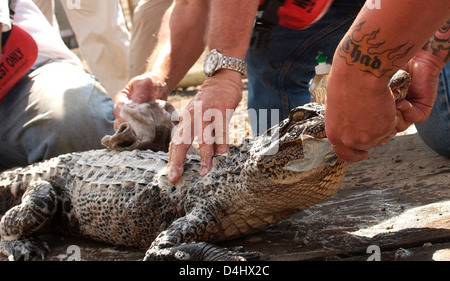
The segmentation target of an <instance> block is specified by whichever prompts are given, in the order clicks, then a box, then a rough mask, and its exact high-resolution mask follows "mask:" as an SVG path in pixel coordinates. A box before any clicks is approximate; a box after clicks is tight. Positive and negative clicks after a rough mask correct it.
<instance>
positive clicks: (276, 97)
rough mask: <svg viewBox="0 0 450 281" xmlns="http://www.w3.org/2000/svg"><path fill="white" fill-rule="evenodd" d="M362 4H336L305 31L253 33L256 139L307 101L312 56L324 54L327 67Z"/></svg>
mask: <svg viewBox="0 0 450 281" xmlns="http://www.w3.org/2000/svg"><path fill="white" fill-rule="evenodd" d="M363 4H364V1H363V0H360V1H355V0H340V1H334V2H333V4H332V6H331V7H330V10H329V11H328V12H327V13H326V14H325V16H324V17H323V18H322V19H320V20H319V21H318V22H317V23H316V24H314V25H313V26H312V27H310V28H308V29H305V30H292V29H288V28H285V27H282V26H274V27H272V28H271V30H270V32H269V31H268V32H265V33H262V32H258V31H257V30H256V29H255V30H254V31H253V35H252V42H251V44H250V48H249V50H248V53H247V57H246V62H247V64H248V67H247V75H248V80H249V81H248V108H249V119H250V124H251V127H252V131H253V134H254V135H257V134H260V133H263V132H264V131H265V129H266V128H270V127H272V126H273V125H275V124H277V123H278V122H279V121H281V120H283V119H285V118H287V117H288V116H289V111H290V110H291V109H292V108H294V107H297V106H300V105H303V104H305V103H308V102H310V101H311V95H310V93H309V91H308V87H309V85H308V84H309V81H310V80H311V79H312V78H313V77H314V75H315V69H314V68H315V66H316V65H317V62H316V60H315V58H316V56H317V55H318V53H319V52H322V53H324V54H325V55H326V56H327V58H328V59H327V62H328V63H331V61H332V59H333V54H334V52H335V49H336V47H337V45H338V44H339V42H340V41H341V39H342V37H343V36H344V35H345V33H346V32H347V30H348V29H349V28H350V26H351V24H352V23H353V21H354V19H355V17H356V15H357V14H358V13H359V11H360V9H361V7H362V6H363ZM266 109H268V110H266ZM271 109H272V110H271ZM274 109H275V110H274ZM267 111H268V112H267ZM266 112H267V115H266ZM250 113H251V114H250ZM266 118H267V119H266ZM266 121H271V122H270V123H269V124H267V123H266Z"/></svg>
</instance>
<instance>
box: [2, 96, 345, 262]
mask: <svg viewBox="0 0 450 281" xmlns="http://www.w3.org/2000/svg"><path fill="white" fill-rule="evenodd" d="M324 126H325V125H324V107H323V105H321V104H315V103H311V104H307V105H304V106H301V107H297V108H294V109H292V110H291V112H290V114H289V117H288V118H287V119H285V120H283V121H282V122H281V123H280V124H278V125H276V126H274V127H272V128H270V129H269V130H268V131H267V132H266V133H265V134H263V135H261V136H258V137H255V138H252V139H248V140H246V141H244V143H243V144H242V145H240V146H230V147H229V148H228V151H227V153H226V154H225V155H219V156H216V157H215V158H214V160H213V161H214V163H213V168H212V169H211V171H210V172H209V173H208V174H207V175H206V176H204V177H200V176H199V171H200V168H201V166H200V158H199V156H198V155H188V156H187V159H186V162H185V172H184V174H183V176H182V177H181V178H180V180H179V181H178V182H177V183H176V184H172V183H170V182H169V180H168V179H167V177H166V176H165V167H166V165H167V162H168V154H167V153H165V152H163V151H158V152H154V151H152V150H132V151H111V150H107V149H100V150H91V151H86V152H79V153H70V154H65V155H61V156H58V157H55V158H52V159H50V160H47V161H44V162H40V163H37V164H34V165H30V166H27V167H24V168H19V169H14V170H9V171H5V172H3V173H1V174H0V215H2V218H1V221H0V236H1V240H0V251H1V252H2V253H3V254H4V255H6V256H7V257H8V259H9V260H19V259H24V260H30V259H32V258H34V257H36V258H39V257H40V258H42V259H45V255H46V254H47V253H48V251H49V249H48V246H47V245H46V243H45V242H43V241H41V240H40V239H38V238H37V236H38V235H39V234H41V233H49V232H50V233H57V234H60V235H73V236H80V237H85V238H90V239H93V240H96V241H101V242H106V243H110V244H113V245H123V246H129V247H138V248H145V249H147V251H146V253H145V256H144V260H241V259H242V257H241V256H240V254H239V253H235V252H230V251H227V250H225V249H223V248H221V247H218V246H216V245H215V243H217V242H220V241H225V240H229V239H233V238H237V237H240V236H244V235H248V234H251V233H255V232H258V231H260V230H262V229H264V228H266V227H268V226H269V225H272V224H274V223H276V222H279V221H280V220H282V219H284V218H286V217H288V216H290V215H292V214H295V213H297V212H300V211H302V210H305V209H306V208H308V207H310V206H312V205H314V204H316V203H318V202H321V201H323V200H326V199H327V198H330V197H331V196H332V195H334V194H335V193H336V192H337V191H338V189H339V188H340V186H341V183H342V181H343V178H344V176H345V172H346V169H347V166H348V163H347V162H344V161H341V160H340V159H338V158H337V157H336V155H335V154H334V152H333V150H332V147H331V145H330V144H329V142H328V141H327V139H326V133H325V128H324Z"/></svg>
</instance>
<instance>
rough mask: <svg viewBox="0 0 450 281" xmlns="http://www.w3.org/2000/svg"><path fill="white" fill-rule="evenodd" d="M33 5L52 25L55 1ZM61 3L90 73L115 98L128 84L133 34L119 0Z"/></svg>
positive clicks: (39, 1) (38, 0)
mask: <svg viewBox="0 0 450 281" xmlns="http://www.w3.org/2000/svg"><path fill="white" fill-rule="evenodd" d="M33 1H34V2H35V3H36V5H37V6H38V7H39V8H40V9H41V11H42V12H43V13H44V15H45V16H46V17H47V19H48V21H49V22H50V23H51V24H53V23H54V22H55V16H54V2H53V0H33ZM60 1H61V4H62V6H63V8H64V11H65V13H66V15H67V18H68V20H69V23H70V25H71V27H72V29H73V31H74V33H75V36H76V38H77V41H78V44H79V46H80V52H81V54H82V55H83V57H84V59H85V60H86V63H87V65H88V66H89V69H90V70H91V71H92V73H93V74H94V75H95V76H96V77H97V78H98V79H99V80H100V82H101V83H102V85H103V86H104V87H105V89H106V90H107V92H108V94H109V96H110V97H112V98H113V97H114V96H115V95H116V94H117V92H118V91H119V90H121V89H122V88H124V87H125V85H126V84H127V82H128V77H127V64H128V49H129V44H130V34H129V32H128V29H127V27H126V22H125V18H124V16H123V12H122V6H121V5H120V0H115V1H112V0H94V1H81V0H60ZM54 26H55V25H54Z"/></svg>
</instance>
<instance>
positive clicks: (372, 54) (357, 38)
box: [337, 21, 414, 78]
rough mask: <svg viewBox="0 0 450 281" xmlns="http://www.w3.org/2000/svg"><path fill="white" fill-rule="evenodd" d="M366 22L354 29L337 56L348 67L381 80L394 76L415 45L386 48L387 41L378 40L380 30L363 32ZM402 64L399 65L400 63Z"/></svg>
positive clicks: (340, 46) (405, 44)
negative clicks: (355, 68)
mask: <svg viewBox="0 0 450 281" xmlns="http://www.w3.org/2000/svg"><path fill="white" fill-rule="evenodd" d="M365 23H366V21H363V22H361V23H360V24H358V25H356V26H355V27H354V28H353V31H352V32H351V33H349V34H348V35H347V36H346V37H345V38H344V40H343V41H342V42H341V44H340V45H339V47H338V50H337V54H338V56H339V57H341V58H343V59H344V60H345V62H346V64H347V65H349V66H354V67H357V68H358V69H359V70H361V71H364V72H368V73H371V74H373V75H374V76H376V77H378V78H381V77H384V76H387V77H390V76H392V75H393V74H394V73H395V72H396V71H397V70H398V69H399V68H400V67H401V66H402V63H404V60H402V59H403V58H405V57H406V56H407V55H408V53H409V52H410V50H411V49H412V48H413V47H414V45H413V44H408V43H407V42H405V43H402V44H400V45H398V46H395V47H393V48H389V49H387V48H385V41H383V40H381V39H379V38H378V35H379V33H380V29H378V30H373V31H371V32H370V33H368V32H362V27H363V25H364V24H365ZM399 60H400V61H402V63H398V61H399Z"/></svg>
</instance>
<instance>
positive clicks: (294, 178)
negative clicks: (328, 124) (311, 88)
mask: <svg viewBox="0 0 450 281" xmlns="http://www.w3.org/2000/svg"><path fill="white" fill-rule="evenodd" d="M250 155H253V157H254V158H253V161H254V163H256V167H257V169H258V172H259V174H261V175H264V177H265V179H266V180H267V179H269V180H270V182H272V183H274V182H276V183H281V184H291V183H295V182H299V181H302V180H305V179H306V178H309V177H315V175H319V174H323V173H326V172H327V171H328V170H330V169H332V168H333V167H334V166H335V165H336V163H337V162H339V160H338V158H337V156H336V154H335V153H334V151H333V148H332V146H331V144H330V143H329V142H328V139H327V138H326V133H325V122H324V107H323V105H322V104H317V103H310V104H306V105H304V106H300V107H297V108H294V109H292V110H291V112H290V114H289V118H287V119H285V120H283V121H282V122H281V123H280V124H278V125H276V126H274V127H272V128H270V129H269V130H268V131H267V132H266V134H264V135H262V136H259V137H257V138H256V139H255V141H254V142H253V145H252V147H251V148H250Z"/></svg>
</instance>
